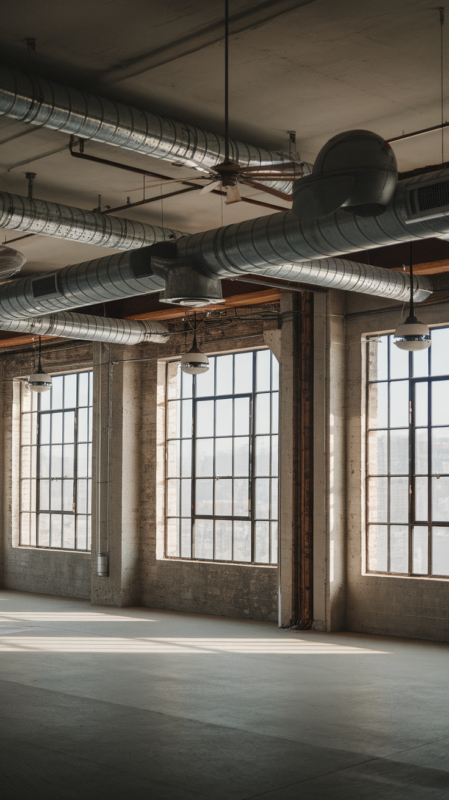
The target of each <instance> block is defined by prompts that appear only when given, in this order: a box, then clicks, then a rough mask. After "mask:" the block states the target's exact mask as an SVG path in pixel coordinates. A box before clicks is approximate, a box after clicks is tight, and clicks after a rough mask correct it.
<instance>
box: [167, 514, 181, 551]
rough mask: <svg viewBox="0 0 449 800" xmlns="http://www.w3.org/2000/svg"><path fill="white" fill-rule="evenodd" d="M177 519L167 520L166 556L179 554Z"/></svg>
mask: <svg viewBox="0 0 449 800" xmlns="http://www.w3.org/2000/svg"><path fill="white" fill-rule="evenodd" d="M178 530H179V521H178V520H177V519H168V520H167V556H179V536H178Z"/></svg>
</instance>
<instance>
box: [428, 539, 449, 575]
mask: <svg viewBox="0 0 449 800" xmlns="http://www.w3.org/2000/svg"><path fill="white" fill-rule="evenodd" d="M432 574H433V575H449V528H432Z"/></svg>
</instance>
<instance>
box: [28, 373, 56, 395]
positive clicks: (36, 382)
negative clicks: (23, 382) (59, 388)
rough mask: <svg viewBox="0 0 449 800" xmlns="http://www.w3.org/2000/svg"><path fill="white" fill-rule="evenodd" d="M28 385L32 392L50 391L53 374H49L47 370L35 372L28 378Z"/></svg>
mask: <svg viewBox="0 0 449 800" xmlns="http://www.w3.org/2000/svg"><path fill="white" fill-rule="evenodd" d="M27 386H28V388H29V389H30V390H31V391H32V392H49V391H50V389H51V375H47V374H46V372H35V373H34V374H33V375H30V377H29V378H28V382H27Z"/></svg>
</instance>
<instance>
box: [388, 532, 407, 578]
mask: <svg viewBox="0 0 449 800" xmlns="http://www.w3.org/2000/svg"><path fill="white" fill-rule="evenodd" d="M390 572H402V573H408V526H407V525H392V526H391V528H390Z"/></svg>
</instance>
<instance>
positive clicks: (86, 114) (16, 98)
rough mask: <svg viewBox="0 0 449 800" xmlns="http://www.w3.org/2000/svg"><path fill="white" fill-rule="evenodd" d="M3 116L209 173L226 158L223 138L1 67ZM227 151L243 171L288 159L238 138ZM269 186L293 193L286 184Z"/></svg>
mask: <svg viewBox="0 0 449 800" xmlns="http://www.w3.org/2000/svg"><path fill="white" fill-rule="evenodd" d="M2 115H6V116H9V117H13V118H14V119H18V120H21V122H27V123H31V124H32V125H43V126H45V127H47V128H52V129H53V130H57V131H62V132H63V133H70V134H74V135H75V136H80V137H81V138H83V139H92V140H93V141H95V142H104V143H106V144H112V145H115V146H116V147H124V148H125V149H127V150H134V151H136V152H138V153H144V154H146V155H148V156H153V158H162V159H165V160H166V161H171V162H174V163H176V164H185V165H186V166H191V167H198V166H199V167H202V168H204V169H205V170H208V169H210V168H211V167H214V166H215V165H216V164H219V163H220V162H222V161H224V157H225V141H224V137H223V136H219V135H217V134H215V133H211V132H210V131H205V130H203V129H202V128H198V127H196V126H195V125H187V124H185V123H182V122H177V121H176V120H173V119H168V118H166V117H161V116H159V115H158V114H153V113H152V112H150V111H144V110H142V109H138V108H133V107H132V106H129V105H126V104H125V103H117V102H114V101H113V100H108V99H106V98H104V97H99V96H97V95H93V94H90V93H89V92H83V91H80V90H79V89H72V88H70V87H68V86H62V85H61V84H59V83H56V82H55V81H49V80H46V79H45V78H39V77H37V76H35V75H25V74H24V73H22V72H19V71H18V70H13V69H9V68H8V67H0V116H2ZM229 153H230V157H231V159H232V161H235V162H236V163H238V164H240V165H241V166H242V167H246V166H250V165H251V166H257V165H263V166H269V165H272V164H281V163H282V162H283V161H289V160H290V159H288V158H286V157H284V156H282V155H280V154H279V153H276V152H272V151H269V150H265V149H264V148H260V147H256V146H254V145H252V144H247V143H245V142H240V141H237V140H236V139H231V140H230V142H229ZM303 170H304V171H306V172H310V171H311V167H310V165H308V164H303ZM269 185H271V186H273V187H276V188H278V189H279V190H280V191H290V189H291V182H286V181H273V182H272V183H270V184H269Z"/></svg>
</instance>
